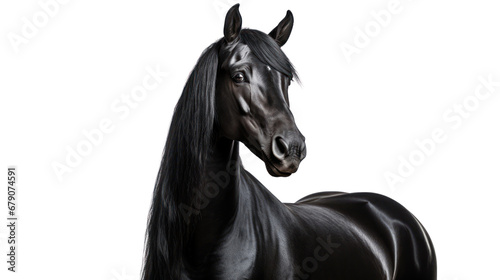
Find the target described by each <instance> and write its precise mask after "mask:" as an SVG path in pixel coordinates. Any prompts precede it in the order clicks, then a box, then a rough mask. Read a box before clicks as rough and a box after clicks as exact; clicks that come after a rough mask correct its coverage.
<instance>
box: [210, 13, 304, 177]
mask: <svg viewBox="0 0 500 280" xmlns="http://www.w3.org/2000/svg"><path fill="white" fill-rule="evenodd" d="M238 7H239V5H238V4H237V5H235V6H233V7H232V8H231V9H230V10H229V11H228V13H227V15H226V20H225V24H224V38H223V42H222V45H221V48H220V51H219V69H218V73H217V82H216V91H215V107H216V119H217V127H218V128H219V133H220V135H221V136H223V137H226V138H228V139H231V140H237V141H240V142H242V143H243V144H245V145H246V146H247V147H248V148H249V149H250V150H251V151H252V152H253V153H254V154H255V155H256V156H258V157H259V158H260V159H261V160H262V161H263V162H264V163H265V164H266V168H267V171H268V172H269V174H271V175H272V176H290V175H291V174H292V173H294V172H296V171H297V169H298V167H299V164H300V162H301V161H302V160H303V159H304V157H305V156H306V145H305V138H304V136H303V135H302V134H301V133H300V131H299V129H298V128H297V125H296V124H295V120H294V117H293V114H292V112H291V111H290V102H289V99H288V87H289V85H290V83H291V81H292V79H293V78H294V77H295V78H296V73H295V70H294V68H293V66H292V64H291V63H290V61H289V60H288V58H287V57H286V56H285V54H284V53H283V51H282V50H281V46H283V45H284V44H285V43H286V41H287V40H288V38H289V36H290V33H291V31H292V27H293V15H292V13H291V12H290V11H288V12H287V14H286V16H285V18H284V19H283V20H282V21H281V22H280V23H279V24H278V26H277V27H276V28H274V29H273V30H272V31H271V32H270V33H269V34H265V33H263V32H260V31H257V30H252V29H243V30H242V29H241V22H242V20H241V15H240V13H239V11H238Z"/></svg>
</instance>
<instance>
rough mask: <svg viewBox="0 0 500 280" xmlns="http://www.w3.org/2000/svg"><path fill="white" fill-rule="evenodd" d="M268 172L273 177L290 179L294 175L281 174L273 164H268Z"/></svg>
mask: <svg viewBox="0 0 500 280" xmlns="http://www.w3.org/2000/svg"><path fill="white" fill-rule="evenodd" d="M265 164H266V169H267V172H268V173H269V174H270V175H271V176H273V177H288V176H290V175H292V173H288V172H281V171H280V170H279V169H278V168H276V166H274V165H273V164H272V163H271V162H266V163H265Z"/></svg>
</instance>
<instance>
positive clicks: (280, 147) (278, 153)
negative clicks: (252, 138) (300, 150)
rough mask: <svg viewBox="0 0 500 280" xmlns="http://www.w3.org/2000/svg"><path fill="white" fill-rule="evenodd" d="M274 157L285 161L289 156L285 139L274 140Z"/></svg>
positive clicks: (277, 138) (278, 137)
mask: <svg viewBox="0 0 500 280" xmlns="http://www.w3.org/2000/svg"><path fill="white" fill-rule="evenodd" d="M273 155H274V156H275V157H276V158H277V159H279V160H283V159H285V157H286V156H287V155H288V144H287V143H286V141H285V139H283V138H282V137H280V136H277V137H276V138H274V141H273Z"/></svg>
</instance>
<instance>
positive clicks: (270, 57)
mask: <svg viewBox="0 0 500 280" xmlns="http://www.w3.org/2000/svg"><path fill="white" fill-rule="evenodd" d="M238 7H239V6H238V5H235V6H233V7H232V8H231V9H230V10H229V12H228V13H227V16H226V20H225V25H224V37H223V38H221V39H220V40H218V41H217V42H215V43H214V44H212V45H211V46H209V47H208V48H207V49H206V50H205V51H204V53H203V54H202V55H201V57H200V58H199V60H198V62H197V64H196V66H195V68H194V69H193V71H192V73H191V74H190V76H189V78H188V81H187V83H186V85H185V87H184V90H183V92H182V95H181V97H180V99H179V102H178V103H177V106H176V108H175V113H174V116H173V119H172V124H171V126H170V131H169V135H168V139H167V143H166V146H165V150H164V152H163V159H162V162H161V167H160V170H159V174H158V178H157V181H156V186H155V190H154V197H153V202H152V207H151V210H150V215H149V223H148V229H147V241H146V249H145V261H144V267H143V279H144V280H160V279H161V280H165V279H175V280H182V279H228V280H239V279H259V280H262V279H337V280H341V279H348V280H355V279H363V280H379V279H384V280H385V279H387V280H389V279H392V280H412V279H436V257H435V253H434V249H433V245H432V242H431V240H430V238H429V235H428V234H427V232H426V231H425V229H424V228H423V226H422V225H421V224H420V223H419V221H418V220H417V219H416V218H415V217H414V216H413V215H412V214H411V213H410V212H408V210H406V209H405V208H404V207H403V206H401V205H400V204H398V203H397V202H395V201H393V200H391V199H390V198H387V197H384V196H381V195H378V194H373V193H352V194H347V193H338V192H329V193H318V194H313V195H310V196H308V197H305V198H303V199H301V200H299V201H298V202H296V203H293V204H286V203H285V204H283V203H281V202H280V201H279V200H278V199H277V198H276V197H275V196H273V195H272V194H271V193H270V192H269V191H268V190H267V189H266V188H265V187H264V186H263V185H262V184H261V183H260V182H259V181H258V180H257V179H255V178H254V177H253V176H252V175H251V174H250V173H248V172H247V171H246V170H245V169H244V168H243V166H242V164H241V162H240V158H239V154H238V143H239V142H242V143H244V144H245V145H246V146H247V147H248V148H249V149H250V150H251V151H252V152H253V153H254V154H255V155H257V156H258V157H259V158H260V159H262V161H264V163H265V165H266V168H267V170H268V172H269V173H270V174H271V175H273V176H289V175H290V174H292V173H294V172H296V171H297V169H298V167H299V163H300V162H301V160H302V159H304V157H305V155H306V148H305V142H304V137H303V136H302V134H301V133H300V132H299V130H298V129H297V126H296V125H295V122H294V118H293V116H292V113H291V111H290V106H289V101H288V86H289V84H290V82H291V81H292V79H293V78H295V79H297V76H296V73H295V70H294V68H293V66H292V64H291V63H290V61H289V60H288V58H287V57H286V56H285V54H284V53H283V52H282V50H281V48H280V47H281V46H283V45H284V44H285V43H286V41H287V40H288V37H289V36H290V33H291V30H292V26H293V16H292V13H291V12H290V11H288V12H287V15H286V17H285V18H284V19H283V20H282V21H281V22H280V23H279V24H278V26H277V27H276V28H275V29H274V30H273V31H271V32H270V33H269V34H265V33H262V32H260V31H257V30H251V29H243V30H242V29H241V16H240V13H239V11H238Z"/></svg>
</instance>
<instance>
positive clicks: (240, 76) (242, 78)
mask: <svg viewBox="0 0 500 280" xmlns="http://www.w3.org/2000/svg"><path fill="white" fill-rule="evenodd" d="M233 81H235V82H236V83H243V82H244V81H245V76H244V75H243V73H241V72H239V73H236V74H234V76H233Z"/></svg>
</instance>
